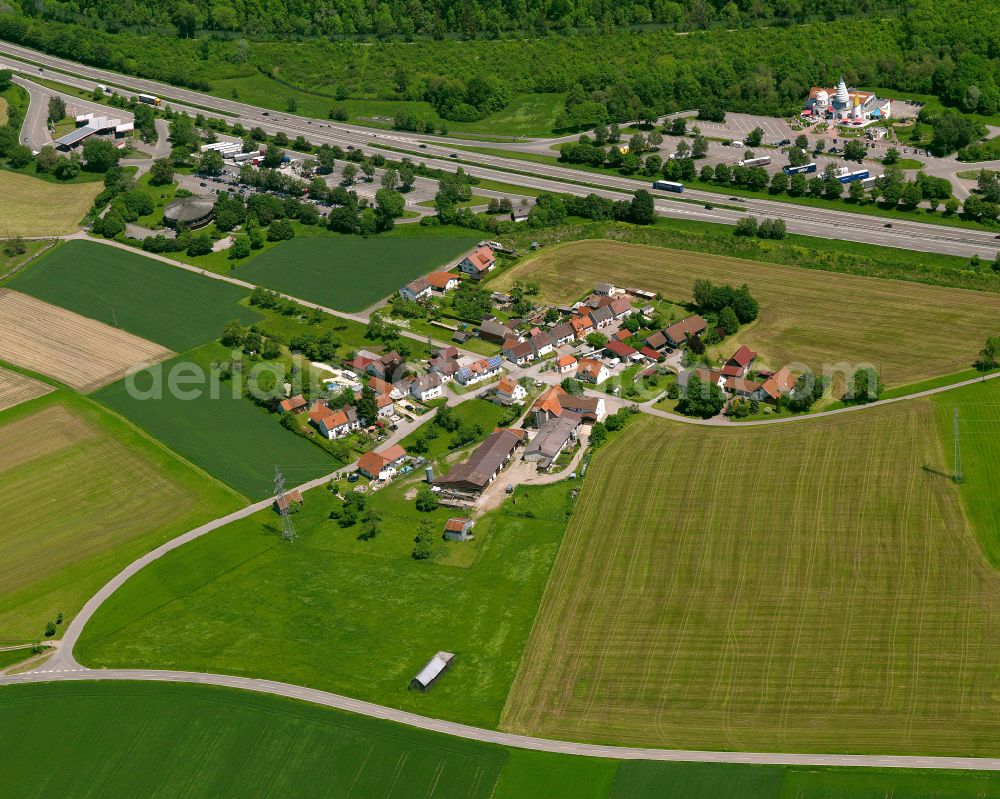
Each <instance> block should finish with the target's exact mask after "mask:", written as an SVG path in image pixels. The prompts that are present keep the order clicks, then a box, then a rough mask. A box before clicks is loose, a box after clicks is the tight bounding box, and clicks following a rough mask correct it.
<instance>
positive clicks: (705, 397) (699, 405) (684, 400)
mask: <svg viewBox="0 0 1000 799" xmlns="http://www.w3.org/2000/svg"><path fill="white" fill-rule="evenodd" d="M725 404H726V398H725V396H724V395H723V393H722V389H720V388H719V386H718V384H716V383H714V382H711V381H709V382H707V383H706V382H704V381H702V379H701V378H700V377H699V376H698V374H697V373H694V372H693V373H691V374H690V375H689V376H688V381H687V385H686V386H685V387H684V391H683V392H682V393H681V398H680V401H679V402H678V403H677V411H678V412H679V413H682V414H684V415H685V416H695V417H698V418H700V419H710V418H711V417H713V416H716V415H717V414H718V413H719V411H721V410H722V407H723V406H724V405H725Z"/></svg>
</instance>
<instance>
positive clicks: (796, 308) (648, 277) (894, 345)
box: [490, 240, 1000, 386]
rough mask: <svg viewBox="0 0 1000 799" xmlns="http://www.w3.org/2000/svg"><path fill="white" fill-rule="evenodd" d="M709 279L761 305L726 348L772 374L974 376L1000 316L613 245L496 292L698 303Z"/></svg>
mask: <svg viewBox="0 0 1000 799" xmlns="http://www.w3.org/2000/svg"><path fill="white" fill-rule="evenodd" d="M701 278H704V279H707V280H711V281H712V282H714V283H717V284H718V283H730V284H732V285H735V286H739V285H741V284H743V283H746V284H748V285H749V287H750V291H751V292H752V293H753V295H754V296H755V297H756V298H757V300H758V301H759V302H760V317H759V318H758V319H757V321H756V322H754V323H752V324H750V325H748V326H747V327H745V328H744V329H742V330H740V332H739V333H737V334H736V335H735V336H732V337H730V338H729V339H727V340H726V343H725V345H724V349H725V351H726V354H731V352H732V351H734V350H735V349H736V348H737V347H738V346H739V345H740V344H746V345H747V346H749V347H750V348H751V349H753V350H755V351H756V352H758V353H759V354H760V355H761V357H762V359H763V360H764V361H765V362H766V363H767V364H768V365H769V366H771V367H772V368H780V367H781V366H784V365H786V364H788V363H802V364H806V365H808V366H810V367H813V368H817V367H819V366H821V365H822V364H837V363H848V364H851V365H852V366H853V365H856V364H865V363H869V364H872V365H874V366H875V367H877V368H878V369H879V370H880V372H881V375H882V380H883V381H884V383H885V384H886V385H887V386H899V385H905V384H908V383H915V382H918V381H920V380H924V379H927V378H931V377H937V376H940V375H945V374H951V373H954V372H960V371H963V370H966V369H968V368H969V367H970V366H971V365H972V363H973V361H974V360H975V358H976V354H977V353H978V351H979V348H980V347H982V339H983V336H984V332H983V326H982V324H983V320H984V319H987V318H996V317H997V316H1000V294H988V293H985V292H977V291H970V290H967V289H955V288H945V287H940V286H929V285H925V284H922V283H910V282H905V281H899V280H887V279H884V278H869V277H861V276H857V275H847V274H839V273H836V272H823V271H819V270H811V269H802V268H799V267H795V266H783V265H779V264H768V263H761V262H757V261H748V260H744V259H740V258H729V257H726V256H720V255H709V254H704V253H698V252H688V251H683V250H671V249H666V248H661V247H650V246H644V245H638V244H624V243H621V242H615V241H603V240H591V241H578V242H571V243H568V244H563V245H557V246H554V247H551V248H546V249H545V250H543V251H542V252H540V253H539V254H538V255H536V256H534V257H531V258H528V259H525V260H524V261H522V262H521V263H519V264H518V265H517V266H515V267H514V268H513V269H511V270H509V271H507V272H505V273H504V274H502V275H500V276H499V278H498V279H497V280H495V281H492V282H491V283H490V288H492V289H495V290H504V289H507V288H509V287H510V286H512V285H513V283H514V281H516V280H520V281H535V282H537V283H538V284H539V285H540V286H541V289H542V297H543V299H545V300H546V301H548V302H552V303H568V302H572V301H574V300H577V299H579V298H580V297H581V296H582V295H583V294H585V293H586V292H588V291H590V290H591V289H592V288H593V286H594V285H595V284H597V283H601V282H611V283H614V284H615V285H618V286H623V287H624V286H635V287H638V288H643V289H647V290H650V291H656V292H658V293H659V294H661V295H662V296H663V297H665V298H666V299H669V300H673V301H675V302H690V301H691V299H692V294H691V291H692V287H693V285H694V281H695V280H697V279H701Z"/></svg>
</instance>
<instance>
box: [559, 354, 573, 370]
mask: <svg viewBox="0 0 1000 799" xmlns="http://www.w3.org/2000/svg"><path fill="white" fill-rule="evenodd" d="M556 368H557V369H558V370H559V374H561V375H565V374H569V373H570V372H575V371H576V358H575V357H574V356H572V355H560V356H559V358H558V359H557V360H556Z"/></svg>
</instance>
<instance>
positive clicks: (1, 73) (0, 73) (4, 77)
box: [0, 69, 14, 92]
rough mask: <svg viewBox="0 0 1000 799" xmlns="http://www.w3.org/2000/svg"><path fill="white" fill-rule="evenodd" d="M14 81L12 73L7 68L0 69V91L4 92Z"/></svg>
mask: <svg viewBox="0 0 1000 799" xmlns="http://www.w3.org/2000/svg"><path fill="white" fill-rule="evenodd" d="M13 82H14V73H13V71H11V70H9V69H0V92H5V91H7V89H9V88H10V87H11V84H12V83H13Z"/></svg>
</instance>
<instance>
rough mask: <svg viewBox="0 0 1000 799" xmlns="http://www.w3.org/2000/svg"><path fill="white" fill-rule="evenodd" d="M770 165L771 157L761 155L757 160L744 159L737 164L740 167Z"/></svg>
mask: <svg viewBox="0 0 1000 799" xmlns="http://www.w3.org/2000/svg"><path fill="white" fill-rule="evenodd" d="M770 163H771V156H769V155H761V156H758V157H757V158H744V159H743V160H742V161H740V162H739V164H740V166H767V165H768V164H770Z"/></svg>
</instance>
